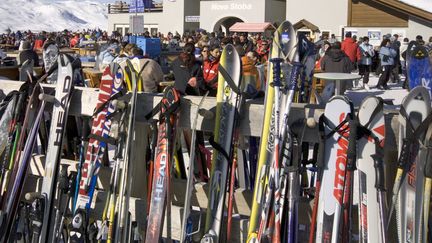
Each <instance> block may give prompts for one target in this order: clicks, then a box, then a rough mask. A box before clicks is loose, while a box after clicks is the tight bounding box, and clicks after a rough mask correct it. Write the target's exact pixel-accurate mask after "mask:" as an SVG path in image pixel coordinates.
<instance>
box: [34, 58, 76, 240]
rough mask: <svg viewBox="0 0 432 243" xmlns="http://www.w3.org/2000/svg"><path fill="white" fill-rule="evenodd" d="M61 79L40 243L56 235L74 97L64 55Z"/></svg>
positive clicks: (48, 157) (47, 162)
mask: <svg viewBox="0 0 432 243" xmlns="http://www.w3.org/2000/svg"><path fill="white" fill-rule="evenodd" d="M57 62H58V65H59V67H58V77H57V84H56V92H55V97H53V99H52V97H47V98H50V99H52V102H53V111H52V116H51V128H50V135H49V139H48V150H47V155H46V159H45V176H44V178H43V183H42V190H41V197H42V200H43V201H44V205H45V209H44V211H43V212H41V213H42V214H43V223H42V231H41V235H40V242H46V241H50V239H52V237H53V234H50V231H51V230H52V229H53V225H52V224H53V222H52V220H53V218H52V214H53V211H54V209H53V205H54V199H55V198H54V190H55V187H56V185H57V174H58V168H59V165H60V157H61V150H62V144H63V143H62V142H63V135H64V131H65V128H66V121H67V117H68V110H69V104H70V100H71V97H72V90H73V82H72V65H71V63H70V62H69V60H68V59H67V57H66V56H65V55H59V56H58V61H57Z"/></svg>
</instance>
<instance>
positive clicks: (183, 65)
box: [171, 43, 204, 95]
mask: <svg viewBox="0 0 432 243" xmlns="http://www.w3.org/2000/svg"><path fill="white" fill-rule="evenodd" d="M194 51H195V46H194V44H193V43H186V45H185V46H184V47H183V51H182V53H180V55H179V56H178V58H176V59H175V60H174V61H173V62H172V64H171V67H172V70H173V73H174V78H175V83H174V87H175V88H176V89H177V90H178V91H179V92H180V93H182V94H187V95H201V92H200V91H201V90H203V89H204V79H203V71H202V68H201V63H200V62H198V61H197V60H196V59H195V55H194Z"/></svg>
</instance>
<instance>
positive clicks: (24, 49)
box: [17, 41, 39, 67]
mask: <svg viewBox="0 0 432 243" xmlns="http://www.w3.org/2000/svg"><path fill="white" fill-rule="evenodd" d="M27 60H33V65H34V66H35V67H39V55H38V54H37V53H36V52H35V51H34V50H33V49H32V46H31V44H30V42H29V41H22V42H21V45H20V52H19V54H18V58H17V61H18V66H21V65H22V64H23V63H24V62H25V61H27Z"/></svg>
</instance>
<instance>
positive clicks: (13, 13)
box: [0, 0, 108, 33]
mask: <svg viewBox="0 0 432 243" xmlns="http://www.w3.org/2000/svg"><path fill="white" fill-rule="evenodd" d="M107 24H108V16H107V7H106V5H104V4H102V3H101V2H99V1H97V0H0V33H4V32H5V30H6V29H7V28H10V29H11V30H13V31H16V30H32V31H41V30H46V31H61V30H64V29H68V30H80V29H83V28H101V29H103V30H105V29H106V28H107Z"/></svg>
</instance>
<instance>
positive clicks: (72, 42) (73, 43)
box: [69, 34, 80, 48]
mask: <svg viewBox="0 0 432 243" xmlns="http://www.w3.org/2000/svg"><path fill="white" fill-rule="evenodd" d="M79 41H80V40H79V35H78V34H75V36H74V38H72V39H71V40H70V42H69V44H70V47H71V48H73V47H76V46H77V45H78V44H79Z"/></svg>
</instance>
